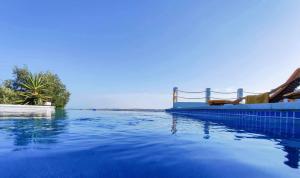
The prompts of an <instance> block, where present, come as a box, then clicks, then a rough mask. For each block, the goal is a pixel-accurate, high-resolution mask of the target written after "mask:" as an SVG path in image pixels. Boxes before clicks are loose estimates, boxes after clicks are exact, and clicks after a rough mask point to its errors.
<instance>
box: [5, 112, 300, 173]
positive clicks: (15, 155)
mask: <svg viewBox="0 0 300 178" xmlns="http://www.w3.org/2000/svg"><path fill="white" fill-rule="evenodd" d="M299 150H300V121H299V119H293V120H290V118H284V117H283V118H272V117H251V116H249V117H248V116H247V117H243V116H239V117H231V116H226V115H221V116H219V117H213V116H212V117H210V116H209V115H206V116H201V117H186V116H182V115H178V114H169V113H165V112H121V111H118V112H117V111H114V112H113V111H74V110H67V111H60V112H57V114H56V116H55V117H54V118H52V119H30V118H10V119H7V118H1V119H0V177H1V178H6V177H20V178H27V177H28V178H35V177H37V178H38V177H43V178H44V177H51V178H53V177H60V178H62V177H70V178H71V177H72V178H77V177H78V178H81V177H82V178H93V177H104V178H110V177H112V178H118V177H129V178H135V177H136V178H144V177H145V178H147V177H149V178H159V177H162V178H168V177H172V178H173V177H178V178H182V177H191V178H193V177H197V178H199V177H200V178H201V177H203V178H210V177H216V178H220V177H249V178H254V177H272V178H277V177H282V178H288V177H300V169H299V164H300V163H299Z"/></svg>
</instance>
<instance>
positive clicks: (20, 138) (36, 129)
mask: <svg viewBox="0 0 300 178" xmlns="http://www.w3.org/2000/svg"><path fill="white" fill-rule="evenodd" d="M65 119H67V113H66V111H65V110H57V112H56V114H55V115H54V116H53V118H51V119H49V118H45V119H43V118H39V119H37V118H27V119H10V120H9V121H10V122H12V123H11V126H10V127H8V128H3V129H5V130H6V131H7V132H11V133H12V135H13V136H14V145H15V146H26V145H28V144H30V143H40V144H52V143H56V142H57V140H56V136H58V135H59V134H60V133H62V132H64V131H65V129H66V127H67V122H64V121H63V120H65ZM22 149H24V148H22ZM16 150H19V149H16Z"/></svg>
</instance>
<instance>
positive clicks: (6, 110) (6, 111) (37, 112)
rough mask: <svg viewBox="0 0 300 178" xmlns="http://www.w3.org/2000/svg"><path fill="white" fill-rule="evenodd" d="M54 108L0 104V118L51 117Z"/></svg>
mask: <svg viewBox="0 0 300 178" xmlns="http://www.w3.org/2000/svg"><path fill="white" fill-rule="evenodd" d="M54 113H55V107H54V106H32V105H10V104H0V117H51V116H52V115H53V114H54Z"/></svg>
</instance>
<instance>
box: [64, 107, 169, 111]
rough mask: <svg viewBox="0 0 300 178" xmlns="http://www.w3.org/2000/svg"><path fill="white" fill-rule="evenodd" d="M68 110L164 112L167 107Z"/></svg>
mask: <svg viewBox="0 0 300 178" xmlns="http://www.w3.org/2000/svg"><path fill="white" fill-rule="evenodd" d="M66 110H79V111H82V110H86V111H137V112H164V111H166V110H165V109H96V108H95V109H76V108H67V109H66Z"/></svg>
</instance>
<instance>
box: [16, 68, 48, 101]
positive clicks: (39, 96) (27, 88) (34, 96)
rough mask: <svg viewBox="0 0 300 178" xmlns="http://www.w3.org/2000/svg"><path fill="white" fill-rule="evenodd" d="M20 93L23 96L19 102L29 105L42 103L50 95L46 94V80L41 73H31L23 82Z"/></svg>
mask: <svg viewBox="0 0 300 178" xmlns="http://www.w3.org/2000/svg"><path fill="white" fill-rule="evenodd" d="M21 88H22V89H21V90H20V92H19V95H20V96H21V97H22V100H20V102H19V103H22V104H29V105H42V104H43V103H44V102H45V101H47V100H49V99H50V97H48V96H45V94H44V93H45V91H46V85H45V80H44V78H43V77H42V75H40V74H32V73H30V74H29V75H28V76H27V77H26V79H25V80H24V82H22V83H21Z"/></svg>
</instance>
